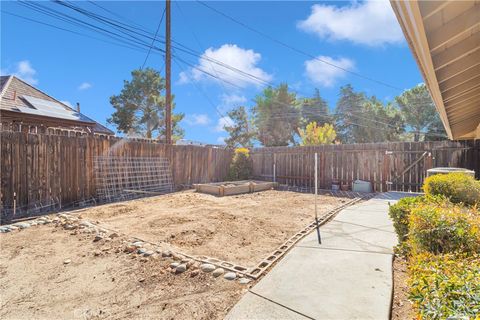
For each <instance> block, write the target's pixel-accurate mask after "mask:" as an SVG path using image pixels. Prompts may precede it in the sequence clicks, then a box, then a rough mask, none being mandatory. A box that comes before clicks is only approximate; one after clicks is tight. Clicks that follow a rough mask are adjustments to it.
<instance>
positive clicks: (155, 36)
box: [140, 9, 166, 70]
mask: <svg viewBox="0 0 480 320" xmlns="http://www.w3.org/2000/svg"><path fill="white" fill-rule="evenodd" d="M165 10H166V9H163V13H162V17H161V18H160V22H159V23H158V27H157V31H155V35H154V36H153V40H152V44H151V45H150V48H148V53H147V56H146V57H145V60H144V61H143V64H142V67H141V68H140V70H142V69H143V67H145V63H147V60H148V56H150V51H152V48H153V45H154V43H155V39H156V38H157V34H158V30H160V26H161V25H162V21H163V17H164V16H165Z"/></svg>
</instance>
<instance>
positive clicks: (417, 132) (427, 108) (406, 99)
mask: <svg viewBox="0 0 480 320" xmlns="http://www.w3.org/2000/svg"><path fill="white" fill-rule="evenodd" d="M395 102H396V103H397V104H398V106H399V107H400V110H401V112H402V115H403V117H404V119H405V123H406V125H407V126H408V127H410V128H412V129H413V131H414V141H420V137H421V135H422V133H425V132H426V131H430V132H431V133H432V132H434V131H436V133H435V135H437V137H438V135H442V134H444V135H445V136H446V134H445V131H444V130H443V129H442V128H441V127H440V126H439V123H440V117H439V115H438V113H437V110H436V109H435V104H434V103H433V100H432V98H431V97H430V93H429V92H428V89H427V86H426V85H425V84H419V85H417V86H415V87H413V88H411V89H409V90H406V91H404V92H403V93H402V94H401V95H400V96H398V97H395Z"/></svg>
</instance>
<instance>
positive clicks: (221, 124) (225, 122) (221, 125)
mask: <svg viewBox="0 0 480 320" xmlns="http://www.w3.org/2000/svg"><path fill="white" fill-rule="evenodd" d="M232 124H233V120H232V119H231V118H230V117H229V116H225V117H221V118H220V119H218V121H217V125H216V126H215V129H214V130H215V131H216V132H223V131H225V126H231V125H232Z"/></svg>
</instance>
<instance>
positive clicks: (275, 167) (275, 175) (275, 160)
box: [273, 153, 277, 182]
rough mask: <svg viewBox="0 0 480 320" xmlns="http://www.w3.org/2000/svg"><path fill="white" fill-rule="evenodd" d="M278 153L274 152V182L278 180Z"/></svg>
mask: <svg viewBox="0 0 480 320" xmlns="http://www.w3.org/2000/svg"><path fill="white" fill-rule="evenodd" d="M276 170H277V155H276V154H275V153H274V154H273V182H277V173H276Z"/></svg>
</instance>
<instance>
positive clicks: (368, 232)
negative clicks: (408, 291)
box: [226, 192, 412, 320]
mask: <svg viewBox="0 0 480 320" xmlns="http://www.w3.org/2000/svg"><path fill="white" fill-rule="evenodd" d="M404 196H412V194H408V193H398V192H388V193H383V194H381V195H378V196H376V197H374V198H372V199H371V200H368V201H366V202H362V203H360V204H357V205H354V206H351V207H348V208H347V209H345V210H343V211H341V212H340V213H339V214H338V215H337V216H336V217H335V218H334V219H333V220H332V221H331V222H329V223H327V224H326V225H324V226H322V227H321V228H320V230H321V234H322V244H321V245H319V244H318V241H317V234H316V232H312V233H311V234H309V235H308V236H307V237H305V238H304V239H302V240H301V241H300V242H299V243H298V244H297V245H296V246H295V247H294V248H292V250H291V251H290V252H288V253H287V254H286V255H285V257H284V258H283V259H282V260H281V261H280V262H279V263H278V264H277V265H276V266H275V267H274V268H273V269H272V270H271V271H270V272H269V273H268V274H267V275H266V276H265V277H264V278H263V279H261V280H260V281H259V282H258V283H257V284H256V285H255V286H254V287H253V288H252V289H251V290H250V291H249V292H248V293H247V294H246V295H245V296H243V297H242V299H241V300H240V301H239V302H238V303H237V304H236V305H235V306H234V307H233V309H232V310H231V311H230V313H229V314H228V315H227V317H226V319H335V320H340V319H389V314H390V303H391V298H392V258H393V246H394V245H395V244H396V243H397V237H396V235H395V233H394V230H393V225H392V222H391V220H390V219H389V217H388V202H390V203H392V204H393V203H395V202H396V201H397V200H398V199H400V198H402V197H404Z"/></svg>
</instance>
